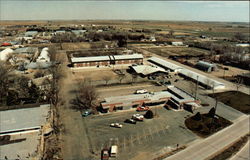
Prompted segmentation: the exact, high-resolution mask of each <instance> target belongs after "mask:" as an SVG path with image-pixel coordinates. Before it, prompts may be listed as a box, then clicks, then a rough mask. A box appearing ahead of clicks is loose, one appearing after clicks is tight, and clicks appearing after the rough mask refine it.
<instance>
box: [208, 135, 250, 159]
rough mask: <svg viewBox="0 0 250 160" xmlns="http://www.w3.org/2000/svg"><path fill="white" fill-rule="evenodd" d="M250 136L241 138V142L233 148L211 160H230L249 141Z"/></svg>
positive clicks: (236, 143)
mask: <svg viewBox="0 0 250 160" xmlns="http://www.w3.org/2000/svg"><path fill="white" fill-rule="evenodd" d="M249 137H250V135H249V134H248V135H246V136H244V137H241V138H240V140H238V141H237V142H235V143H234V144H233V145H232V146H230V147H229V148H227V149H226V150H224V151H223V152H222V153H220V154H219V155H217V156H215V157H213V158H211V159H210V160H224V159H228V158H230V157H231V156H232V155H233V154H235V153H237V152H238V151H239V150H240V149H241V148H242V147H243V146H244V145H245V144H246V143H247V141H248V139H249Z"/></svg>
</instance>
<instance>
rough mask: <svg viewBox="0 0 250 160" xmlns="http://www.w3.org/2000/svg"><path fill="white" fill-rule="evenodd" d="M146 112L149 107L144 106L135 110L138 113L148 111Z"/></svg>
mask: <svg viewBox="0 0 250 160" xmlns="http://www.w3.org/2000/svg"><path fill="white" fill-rule="evenodd" d="M148 110H149V107H144V106H141V107H137V109H136V111H138V112H142V111H148Z"/></svg>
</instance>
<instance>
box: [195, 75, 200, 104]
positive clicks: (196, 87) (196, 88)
mask: <svg viewBox="0 0 250 160" xmlns="http://www.w3.org/2000/svg"><path fill="white" fill-rule="evenodd" d="M198 78H199V76H197V79H196V86H195V100H197V90H198V83H199V82H198Z"/></svg>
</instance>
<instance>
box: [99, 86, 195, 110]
mask: <svg viewBox="0 0 250 160" xmlns="http://www.w3.org/2000/svg"><path fill="white" fill-rule="evenodd" d="M199 104H200V102H199V101H197V100H195V99H194V98H193V97H192V96H190V95H189V94H188V93H185V92H184V91H182V90H180V89H179V88H176V87H174V86H169V87H168V89H167V90H164V91H161V92H153V93H145V94H132V95H126V96H115V97H108V98H105V99H104V101H102V102H101V103H100V106H101V108H102V110H103V112H113V111H119V110H128V109H133V108H137V107H140V106H143V105H145V106H148V107H153V106H159V105H162V106H168V107H171V108H172V109H175V110H180V109H189V110H190V109H192V110H193V109H195V108H197V107H199V106H200V105H199Z"/></svg>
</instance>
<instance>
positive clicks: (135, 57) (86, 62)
mask: <svg viewBox="0 0 250 160" xmlns="http://www.w3.org/2000/svg"><path fill="white" fill-rule="evenodd" d="M71 63H72V65H73V66H74V67H94V66H96V67H100V66H110V65H129V64H142V63H143V55H142V54H131V55H109V56H93V57H73V58H71Z"/></svg>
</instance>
